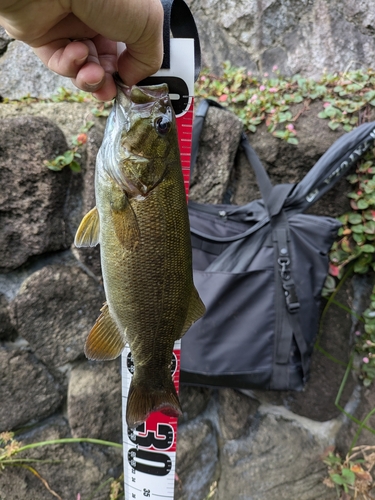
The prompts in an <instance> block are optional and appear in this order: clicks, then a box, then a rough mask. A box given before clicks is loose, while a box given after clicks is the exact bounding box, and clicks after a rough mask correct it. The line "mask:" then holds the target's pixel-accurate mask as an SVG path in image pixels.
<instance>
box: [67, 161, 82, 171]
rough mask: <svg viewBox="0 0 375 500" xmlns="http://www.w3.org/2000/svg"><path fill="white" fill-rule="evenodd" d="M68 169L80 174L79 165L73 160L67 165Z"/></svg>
mask: <svg viewBox="0 0 375 500" xmlns="http://www.w3.org/2000/svg"><path fill="white" fill-rule="evenodd" d="M69 167H70V169H71V170H72V171H73V172H80V171H81V165H80V164H79V163H77V162H76V161H75V160H73V161H72V162H71V163H70V164H69Z"/></svg>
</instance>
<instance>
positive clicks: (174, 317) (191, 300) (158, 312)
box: [75, 81, 205, 428]
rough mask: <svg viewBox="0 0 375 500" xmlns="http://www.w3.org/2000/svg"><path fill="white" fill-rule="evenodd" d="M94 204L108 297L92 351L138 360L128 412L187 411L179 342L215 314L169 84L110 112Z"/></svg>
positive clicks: (137, 419) (91, 228)
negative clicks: (194, 235)
mask: <svg viewBox="0 0 375 500" xmlns="http://www.w3.org/2000/svg"><path fill="white" fill-rule="evenodd" d="M95 198H96V207H94V208H93V209H92V210H90V212H88V214H86V215H85V217H84V218H83V219H82V222H81V224H80V226H79V228H78V230H77V234H76V237H75V245H76V246H77V247H84V246H95V245H97V244H98V243H100V254H101V265H102V272H103V281H104V289H105V293H106V303H105V304H104V306H103V308H102V309H101V314H100V316H99V317H98V319H97V321H96V323H95V325H94V326H93V328H92V330H91V332H90V333H89V335H88V338H87V340H86V344H85V354H86V356H87V357H88V358H89V359H95V360H109V359H115V358H116V357H118V356H119V355H120V354H121V352H122V350H123V349H124V347H125V344H126V343H127V342H128V343H129V346H130V349H131V352H132V356H133V359H134V367H135V371H134V375H133V379H132V382H131V385H130V389H129V395H128V403H127V410H126V420H127V424H128V426H129V427H130V428H134V427H137V426H138V425H139V424H140V423H142V422H144V421H145V420H146V419H147V417H148V416H149V414H150V413H151V412H153V411H161V412H163V413H165V414H167V415H172V416H179V415H181V406H180V403H179V400H178V396H177V393H176V390H175V387H174V384H173V381H172V377H171V359H172V351H173V346H174V342H175V341H176V340H177V339H179V338H181V337H182V336H183V335H184V333H185V332H186V331H187V330H188V329H189V327H190V326H191V325H192V324H193V323H194V322H195V321H196V320H197V319H199V318H200V317H201V316H202V315H203V314H204V312H205V307H204V305H203V303H202V301H201V299H200V297H199V295H198V292H197V290H196V289H195V286H194V283H193V274H192V257H191V243H190V229H189V219H188V211H187V204H186V197H185V189H184V184H183V177H182V171H181V164H180V153H179V148H178V140H177V129H176V121H175V117H174V113H173V108H172V106H171V103H170V100H169V95H168V87H167V85H165V84H163V85H155V86H150V87H138V86H133V87H130V88H129V87H126V86H125V85H124V84H122V83H121V82H119V81H117V97H116V99H115V103H114V107H113V110H112V112H111V114H110V116H109V118H108V121H107V126H106V130H105V134H104V139H103V143H102V145H101V148H100V150H99V153H98V157H97V163H96V173H95Z"/></svg>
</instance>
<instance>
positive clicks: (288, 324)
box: [270, 210, 309, 390]
mask: <svg viewBox="0 0 375 500" xmlns="http://www.w3.org/2000/svg"><path fill="white" fill-rule="evenodd" d="M271 226H272V240H273V246H274V255H275V285H276V287H275V290H276V296H275V309H276V324H275V345H274V355H273V369H272V379H271V385H270V388H271V389H274V390H279V389H282V388H283V387H287V386H288V385H289V376H290V372H289V359H290V356H291V349H292V342H293V338H294V339H295V342H296V344H297V347H298V350H299V352H300V356H301V368H302V373H303V379H304V382H306V379H307V375H308V368H309V348H308V346H307V344H306V341H305V338H304V336H303V333H302V328H301V317H300V303H299V300H298V296H297V291H296V285H295V282H294V280H293V274H292V266H291V255H290V252H289V244H288V240H289V227H288V219H287V217H286V214H285V212H284V211H283V210H281V212H280V213H279V214H278V215H277V216H276V217H274V218H272V219H271Z"/></svg>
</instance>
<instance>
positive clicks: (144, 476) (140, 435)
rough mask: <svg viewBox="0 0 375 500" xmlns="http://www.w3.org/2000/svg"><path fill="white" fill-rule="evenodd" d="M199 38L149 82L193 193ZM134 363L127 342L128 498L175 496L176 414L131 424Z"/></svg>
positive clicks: (176, 46) (173, 51)
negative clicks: (164, 101) (163, 92)
mask: <svg viewBox="0 0 375 500" xmlns="http://www.w3.org/2000/svg"><path fill="white" fill-rule="evenodd" d="M194 67H195V65H194V40H193V39H190V38H189V39H186V38H172V39H171V40H170V69H161V70H160V71H158V72H157V73H156V74H155V75H154V76H153V77H151V78H150V80H152V82H150V83H168V86H169V91H170V97H171V101H172V104H173V107H174V109H175V114H176V119H177V131H178V141H179V147H180V154H181V164H182V171H183V176H184V183H185V190H186V196H188V193H189V181H190V153H191V141H192V127H193V104H194ZM180 349H181V341H180V340H179V341H177V342H176V343H175V346H174V350H173V357H172V373H173V381H174V384H175V387H176V390H177V393H178V389H179V376H180ZM133 370H134V365H133V361H132V357H131V352H130V350H129V348H128V347H126V348H125V350H124V351H123V353H122V402H123V405H122V408H123V419H122V421H123V446H124V483H125V498H126V500H141V499H143V500H144V499H145V498H153V499H171V500H173V499H174V482H175V471H176V446H177V418H174V417H168V416H166V415H164V414H162V413H160V412H156V413H153V414H151V415H150V417H149V418H148V419H147V421H146V422H145V423H144V424H142V425H140V426H139V427H137V428H136V429H129V428H128V426H127V424H126V418H125V416H126V404H127V397H128V392H129V387H130V382H131V378H132V373H133Z"/></svg>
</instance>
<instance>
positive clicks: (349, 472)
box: [341, 468, 355, 485]
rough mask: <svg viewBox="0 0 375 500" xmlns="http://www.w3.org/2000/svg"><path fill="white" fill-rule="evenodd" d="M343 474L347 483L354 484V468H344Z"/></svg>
mask: <svg viewBox="0 0 375 500" xmlns="http://www.w3.org/2000/svg"><path fill="white" fill-rule="evenodd" d="M341 474H342V477H343V478H344V479H345V482H346V483H347V484H350V485H353V484H354V483H355V474H354V472H353V471H352V470H350V469H346V468H343V469H342V471H341Z"/></svg>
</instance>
